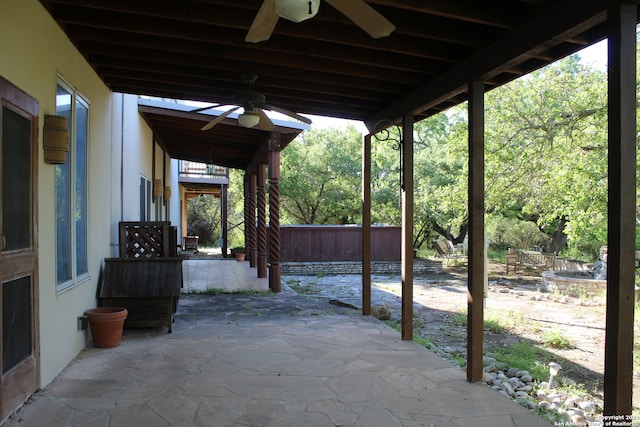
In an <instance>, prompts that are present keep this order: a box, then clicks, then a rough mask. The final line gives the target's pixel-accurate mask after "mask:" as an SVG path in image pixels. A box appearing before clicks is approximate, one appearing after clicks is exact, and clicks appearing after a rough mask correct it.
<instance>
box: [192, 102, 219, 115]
mask: <svg viewBox="0 0 640 427" xmlns="http://www.w3.org/2000/svg"><path fill="white" fill-rule="evenodd" d="M223 105H224V104H211V105H208V106H206V107H200V108H196V109H193V110H189V112H190V113H199V112H200V111H207V110H210V109H212V108H216V107H221V106H223Z"/></svg>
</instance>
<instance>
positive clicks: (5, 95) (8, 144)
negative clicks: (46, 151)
mask: <svg viewBox="0 0 640 427" xmlns="http://www.w3.org/2000/svg"><path fill="white" fill-rule="evenodd" d="M0 102H1V108H0V157H1V159H0V168H1V169H0V180H1V185H0V191H1V194H0V200H1V202H2V203H1V204H0V232H1V234H0V287H1V288H0V310H1V311H0V321H1V322H2V327H1V328H0V334H1V338H2V339H1V340H0V356H1V357H0V375H1V376H0V420H2V419H4V418H6V417H7V416H8V415H9V414H10V413H11V412H12V411H13V410H15V409H16V408H17V407H18V406H19V405H21V404H22V403H23V402H24V401H25V400H26V398H27V397H28V396H29V395H31V394H32V393H33V392H34V391H35V390H36V389H37V388H38V387H39V386H40V384H39V383H40V378H39V350H38V317H37V313H38V309H37V307H38V304H37V292H36V289H37V286H36V277H37V276H36V266H37V252H36V249H35V248H36V245H35V241H36V229H37V228H36V216H35V214H36V212H35V211H36V200H37V197H36V192H35V185H34V179H35V178H34V177H35V176H36V175H35V172H36V162H35V153H36V147H37V145H36V144H37V115H38V104H37V102H36V101H35V100H34V99H33V98H31V97H29V96H28V95H26V94H25V93H23V92H21V91H20V90H19V89H17V88H15V87H14V86H12V85H11V84H10V83H9V82H7V81H6V80H4V79H2V78H0Z"/></svg>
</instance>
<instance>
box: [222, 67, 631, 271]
mask: <svg viewBox="0 0 640 427" xmlns="http://www.w3.org/2000/svg"><path fill="white" fill-rule="evenodd" d="M606 81H607V79H606V74H604V73H603V72H602V71H599V70H594V69H591V68H588V67H587V66H585V65H583V64H582V63H581V62H580V61H579V60H578V58H577V57H576V56H571V57H568V58H566V59H564V60H561V61H558V62H556V63H554V64H552V65H550V66H548V67H545V68H543V69H540V70H538V71H536V72H534V73H531V74H529V75H527V76H525V77H522V78H520V79H517V80H515V81H513V82H511V83H509V84H507V85H504V86H501V87H499V88H496V89H494V90H492V91H490V92H488V93H487V94H486V95H485V122H486V123H485V162H484V163H485V193H486V198H485V209H486V212H487V233H486V237H487V239H488V240H490V241H491V242H492V245H493V247H494V248H497V249H501V250H505V249H507V248H509V247H513V248H521V249H529V248H532V247H534V246H540V247H545V245H547V247H548V248H549V249H551V250H562V255H567V254H570V256H571V257H573V258H582V259H588V260H593V259H595V257H596V256H597V254H598V251H599V249H600V247H601V246H602V245H604V244H606V240H607V188H608V183H607V129H606V128H607V122H606V113H607V105H606V99H607V97H606V90H607V88H606ZM638 114H639V115H640V110H639V113H638ZM638 123H639V124H640V120H639V121H638ZM399 140H400V138H399V130H398V128H396V127H390V128H389V129H388V133H387V132H385V133H380V134H378V135H375V138H373V139H372V221H373V222H374V223H385V224H390V225H399V224H400V222H401V201H400V196H401V191H400V184H401V177H400V156H399V151H398V147H399V144H398V142H399ZM414 140H415V144H414V165H415V173H414V187H415V191H414V197H415V199H414V248H415V249H420V248H421V247H423V246H425V247H426V246H430V241H431V240H433V239H435V238H437V237H439V236H440V235H442V236H445V237H446V238H448V239H450V240H454V242H461V241H462V240H463V239H464V237H465V236H466V233H467V227H468V223H467V222H468V212H467V191H468V189H467V186H468V182H467V181H468V136H467V111H466V105H465V104H461V105H459V106H456V107H453V108H451V109H449V110H447V111H445V112H442V113H440V114H437V115H434V116H432V117H429V118H427V119H425V120H422V121H420V122H417V123H416V124H415V131H414ZM361 151H362V135H360V134H359V132H358V131H357V130H356V129H355V128H354V127H349V128H347V129H321V130H312V131H309V132H304V133H303V134H301V135H300V136H299V137H298V138H296V139H295V140H294V141H293V142H291V143H290V144H289V145H288V146H287V148H286V149H285V150H283V152H282V157H281V159H282V167H281V170H282V177H281V180H280V188H281V200H280V201H281V212H280V214H281V215H280V219H281V223H283V224H286V223H294V224H295V223H302V224H341V223H359V222H360V221H361V173H362V172H361ZM236 173H237V175H232V176H231V188H230V195H233V196H230V208H229V212H228V215H229V222H230V242H231V244H232V245H243V244H244V242H243V241H242V236H243V235H242V229H243V227H244V225H243V217H242V212H243V206H242V200H243V197H242V194H243V193H242V172H239V171H236ZM560 226H563V227H564V228H561V227H560ZM215 233H216V232H215V230H214V231H212V234H213V235H215ZM638 239H639V240H638V242H639V243H638V246H639V247H640V233H638ZM425 244H426V245H425ZM565 245H568V246H565Z"/></svg>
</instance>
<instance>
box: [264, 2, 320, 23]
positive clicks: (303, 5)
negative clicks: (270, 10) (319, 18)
mask: <svg viewBox="0 0 640 427" xmlns="http://www.w3.org/2000/svg"><path fill="white" fill-rule="evenodd" d="M275 6H276V13H277V14H278V16H280V17H281V18H284V19H286V20H289V21H293V22H302V21H306V20H307V19H311V18H313V17H314V16H316V13H318V9H319V8H320V0H275Z"/></svg>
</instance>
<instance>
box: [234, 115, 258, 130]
mask: <svg viewBox="0 0 640 427" xmlns="http://www.w3.org/2000/svg"><path fill="white" fill-rule="evenodd" d="M259 122H260V116H258V114H257V113H256V112H255V111H245V112H244V113H242V114H240V115H239V116H238V124H239V125H240V126H242V127H244V128H252V127H254V126H255V125H257V124H258V123H259Z"/></svg>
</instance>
